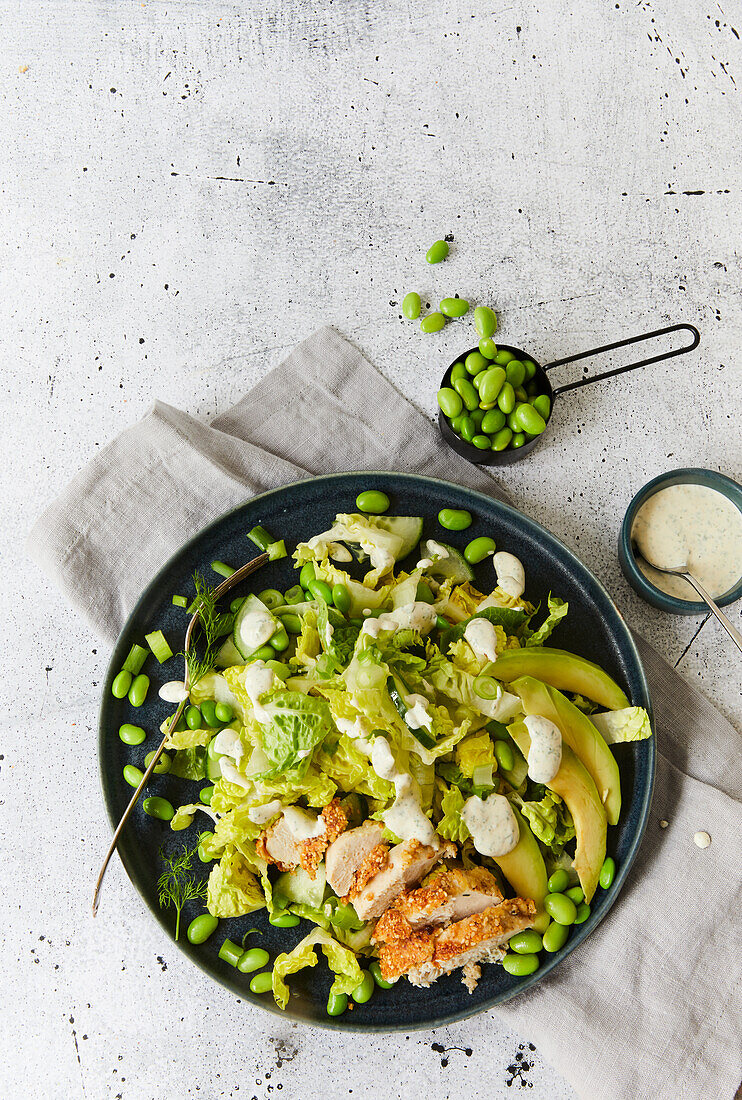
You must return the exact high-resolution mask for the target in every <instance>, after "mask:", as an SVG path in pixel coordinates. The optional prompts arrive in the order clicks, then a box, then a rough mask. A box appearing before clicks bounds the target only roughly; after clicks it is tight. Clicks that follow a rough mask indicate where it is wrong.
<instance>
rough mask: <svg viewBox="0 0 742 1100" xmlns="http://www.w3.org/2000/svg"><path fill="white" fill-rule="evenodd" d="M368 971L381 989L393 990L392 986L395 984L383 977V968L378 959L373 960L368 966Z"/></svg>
mask: <svg viewBox="0 0 742 1100" xmlns="http://www.w3.org/2000/svg"><path fill="white" fill-rule="evenodd" d="M368 969H369V972H370V974H371V975H372V977H373V979H374V981H375V982H376V984H377V985H378V987H379V989H391V988H392V986H393V985H394V982H388V981H387V980H386V978H384V977H382V974H381V966H380V964H379V960H378V959H373V960H372V961H371V962H370V963H369V964H368Z"/></svg>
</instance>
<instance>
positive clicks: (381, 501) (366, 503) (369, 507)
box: [356, 489, 389, 516]
mask: <svg viewBox="0 0 742 1100" xmlns="http://www.w3.org/2000/svg"><path fill="white" fill-rule="evenodd" d="M356 508H357V509H358V511H359V512H369V513H370V514H371V515H373V516H380V515H381V514H382V513H383V512H386V511H387V510H388V508H389V497H388V496H387V495H386V493H382V492H381V490H380V489H366V490H365V491H364V492H363V493H359V494H358V496H357V497H356Z"/></svg>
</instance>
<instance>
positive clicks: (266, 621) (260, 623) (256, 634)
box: [240, 607, 276, 653]
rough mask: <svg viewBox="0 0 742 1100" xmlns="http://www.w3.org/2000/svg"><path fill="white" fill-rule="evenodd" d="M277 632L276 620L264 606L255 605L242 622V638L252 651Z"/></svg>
mask: <svg viewBox="0 0 742 1100" xmlns="http://www.w3.org/2000/svg"><path fill="white" fill-rule="evenodd" d="M275 632H276V620H275V619H274V618H273V616H272V615H271V613H270V611H268V610H266V609H265V608H263V607H255V608H253V610H252V611H248V613H247V614H246V615H245V617H244V618H243V619H242V621H241V623H240V633H241V635H242V640H243V642H244V644H245V645H246V646H247V648H248V649H249V650H250V652H251V653H252V652H253V651H254V650H256V649H260V647H261V645H265V644H266V642H267V641H269V640H270V639H271V638H272V637H273V635H274V634H275Z"/></svg>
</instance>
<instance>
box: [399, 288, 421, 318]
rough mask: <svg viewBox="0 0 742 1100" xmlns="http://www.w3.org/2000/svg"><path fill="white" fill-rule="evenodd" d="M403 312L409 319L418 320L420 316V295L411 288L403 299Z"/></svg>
mask: <svg viewBox="0 0 742 1100" xmlns="http://www.w3.org/2000/svg"><path fill="white" fill-rule="evenodd" d="M402 313H403V314H404V316H405V317H406V318H407V320H408V321H416V320H417V319H418V317H419V316H420V295H419V294H418V293H417V292H416V291H414V290H411V291H410V292H409V294H405V296H404V298H403V299H402Z"/></svg>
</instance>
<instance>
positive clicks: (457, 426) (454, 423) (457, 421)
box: [449, 413, 466, 435]
mask: <svg viewBox="0 0 742 1100" xmlns="http://www.w3.org/2000/svg"><path fill="white" fill-rule="evenodd" d="M465 419H466V414H465V413H459V415H458V416H455V417H454V418H453V420H450V421H449V424H450V425H451V427H452V428H453V430H454V431H455V432H456V434H457V435H461V425H462V424H463V423H464V420H465Z"/></svg>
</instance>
